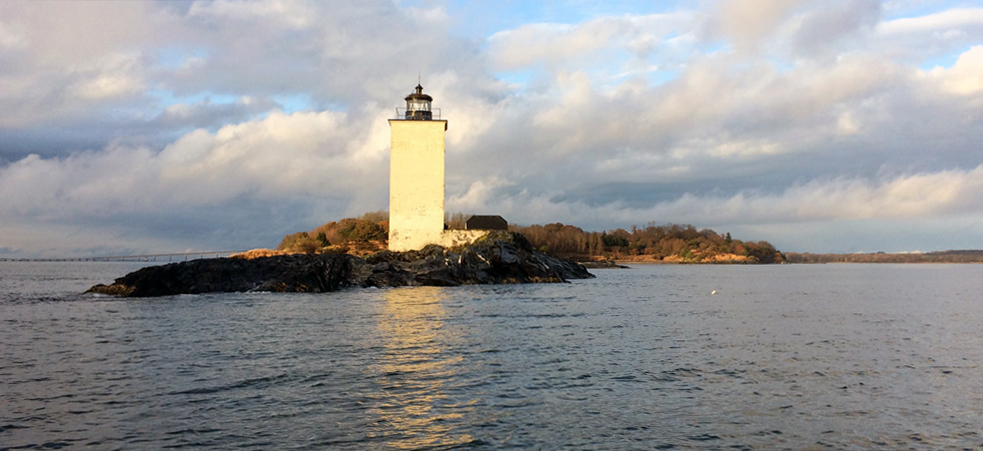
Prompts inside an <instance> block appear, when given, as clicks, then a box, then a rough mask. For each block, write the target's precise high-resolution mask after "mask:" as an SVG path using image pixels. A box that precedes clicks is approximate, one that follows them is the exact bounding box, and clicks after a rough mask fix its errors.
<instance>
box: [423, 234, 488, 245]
mask: <svg viewBox="0 0 983 451" xmlns="http://www.w3.org/2000/svg"><path fill="white" fill-rule="evenodd" d="M488 232H489V231H488V230H444V233H442V234H441V235H440V237H441V241H440V242H439V243H436V244H439V245H441V246H444V247H446V248H452V247H457V246H466V245H468V244H471V243H473V242H475V240H477V239H478V238H481V237H483V236H485V235H488Z"/></svg>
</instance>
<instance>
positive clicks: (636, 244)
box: [510, 223, 785, 263]
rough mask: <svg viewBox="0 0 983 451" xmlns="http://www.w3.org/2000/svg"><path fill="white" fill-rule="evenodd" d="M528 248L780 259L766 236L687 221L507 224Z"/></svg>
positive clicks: (576, 254) (692, 259)
mask: <svg viewBox="0 0 983 451" xmlns="http://www.w3.org/2000/svg"><path fill="white" fill-rule="evenodd" d="M510 228H511V229H512V230H514V231H516V232H519V233H521V234H523V235H525V236H526V238H528V239H529V242H531V243H532V244H533V246H534V247H536V248H538V249H539V250H541V251H544V252H548V253H551V254H554V255H557V256H561V257H565V258H571V259H575V260H577V259H580V260H597V259H599V258H601V259H611V260H634V261H663V262H671V263H784V262H785V256H784V254H782V253H781V252H780V251H779V250H778V249H775V246H772V245H771V243H768V242H767V241H757V242H752V241H741V240H738V239H735V238H732V237H731V236H730V233H725V234H719V233H717V232H714V231H713V230H710V229H700V230H697V229H696V228H695V227H693V226H691V225H687V224H665V225H656V224H655V223H649V224H648V226H646V227H644V228H639V227H635V226H633V227H632V228H631V231H628V230H625V229H614V230H607V231H604V232H585V231H584V230H582V229H581V228H579V227H575V226H572V225H564V224H560V223H555V224H547V225H544V226H541V225H531V226H528V227H519V226H513V227H510Z"/></svg>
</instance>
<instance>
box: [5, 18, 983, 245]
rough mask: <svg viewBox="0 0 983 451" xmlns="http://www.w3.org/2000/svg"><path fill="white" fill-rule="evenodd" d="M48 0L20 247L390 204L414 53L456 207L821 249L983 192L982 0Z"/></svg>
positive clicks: (9, 240)
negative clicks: (676, 2) (514, 5)
mask: <svg viewBox="0 0 983 451" xmlns="http://www.w3.org/2000/svg"><path fill="white" fill-rule="evenodd" d="M34 3H35V2H21V1H15V0H14V1H9V2H0V63H2V64H0V107H2V108H4V109H5V112H6V114H4V115H3V116H2V117H0V142H2V143H3V145H0V222H2V224H3V227H4V230H3V231H2V233H3V235H2V236H3V237H4V240H5V241H4V242H0V247H2V248H7V249H11V250H17V252H22V253H30V252H32V250H31V249H35V250H37V249H44V250H43V252H50V253H57V252H58V251H57V249H59V248H60V249H63V250H65V249H69V250H71V252H78V253H84V252H102V251H104V250H106V249H107V246H109V245H107V242H109V243H111V244H112V246H116V247H113V249H123V248H125V249H130V250H135V249H137V248H139V247H140V246H141V243H147V244H146V247H147V248H148V249H149V248H155V249H159V250H162V251H163V250H172V249H183V248H186V247H189V246H201V247H226V246H229V245H233V244H235V243H244V242H248V243H251V244H253V243H255V245H265V246H272V245H275V244H276V241H278V239H279V237H282V236H283V234H285V233H291V232H295V231H297V230H305V229H310V228H312V227H314V226H316V225H319V224H320V223H323V222H326V221H328V220H332V219H338V218H340V217H344V216H350V215H357V214H359V213H362V212H365V211H372V210H379V209H385V208H386V205H387V199H388V196H387V189H388V186H387V181H388V176H387V171H388V147H389V126H388V123H387V119H388V118H390V117H392V115H393V112H394V110H393V108H394V107H398V106H401V105H400V103H401V102H402V100H401V99H402V98H403V97H404V96H405V95H406V94H408V93H409V92H410V90H411V89H412V86H413V85H415V84H416V81H417V79H416V77H417V76H418V74H419V75H420V76H422V83H423V85H424V87H425V89H426V91H427V92H428V93H429V94H431V95H432V96H434V98H435V107H437V108H441V114H442V117H443V118H445V119H448V120H449V128H448V132H447V181H446V185H447V206H448V209H449V210H452V211H454V210H456V211H462V212H474V213H500V214H503V215H505V216H506V217H507V218H508V219H510V220H511V221H513V222H517V223H523V224H529V223H542V222H555V221H563V222H567V223H573V224H576V225H580V226H582V227H585V228H588V229H594V230H602V229H606V228H613V227H627V226H629V225H631V224H637V223H644V222H648V221H657V222H682V223H692V224H694V225H696V226H698V227H714V228H718V227H724V228H726V229H727V230H729V231H732V232H736V231H738V230H743V231H747V232H749V233H759V234H762V235H758V236H752V237H751V238H755V239H769V240H771V238H770V237H769V236H768V235H771V234H774V236H776V237H780V238H779V239H776V240H774V241H776V244H785V245H793V244H795V243H797V242H796V241H795V240H796V239H800V240H803V241H802V242H809V243H813V244H816V245H817V246H820V248H814V249H808V250H815V251H824V250H836V249H847V248H851V249H852V248H855V247H858V246H860V245H861V244H863V243H862V241H863V240H865V239H870V238H871V234H870V233H865V234H861V235H857V237H856V238H855V239H853V244H851V245H843V246H841V247H838V246H840V242H839V241H837V238H836V237H835V236H833V234H834V232H832V231H839V232H842V233H843V234H847V235H849V234H850V230H867V231H873V230H875V229H876V226H883V227H889V228H891V231H890V232H888V231H885V236H893V237H894V238H893V239H896V240H901V239H903V236H902V235H903V234H902V233H901V232H900V231H901V230H909V231H917V230H920V232H918V233H915V232H912V236H919V237H922V239H923V241H922V242H923V243H934V244H932V245H941V244H938V243H941V241H938V240H934V241H933V240H931V239H930V238H929V235H931V233H930V231H940V230H945V224H944V222H939V221H938V220H937V218H950V220H951V221H950V222H951V223H952V224H957V223H958V224H960V225H959V227H963V228H965V227H969V226H968V225H967V224H969V225H971V224H973V223H974V222H973V221H974V220H976V218H977V216H978V215H977V214H976V213H974V211H977V210H978V209H979V207H980V205H979V202H978V201H977V200H976V199H979V198H981V197H983V196H980V194H981V193H980V192H979V191H980V186H979V184H977V183H976V182H975V181H974V180H975V179H977V178H979V176H980V175H983V174H981V169H980V165H981V163H983V149H981V148H980V146H979V144H978V142H977V141H978V139H977V137H978V136H983V122H981V121H979V118H980V117H981V114H983V102H981V98H980V94H981V92H983V80H981V79H980V75H979V74H980V73H983V66H981V65H983V53H981V50H980V47H979V46H978V41H979V39H980V38H981V37H983V27H979V26H977V25H978V24H977V21H975V19H972V17H975V14H976V12H977V9H974V8H968V9H964V10H959V14H953V13H951V12H947V11H946V10H945V7H944V6H937V7H933V8H929V9H931V13H929V14H922V15H920V16H917V17H908V18H906V19H891V20H887V19H884V15H885V14H892V17H897V15H898V14H899V13H898V12H897V11H898V8H899V7H898V6H897V5H881V4H880V3H877V2H872V1H868V0H857V1H849V2H833V3H830V2H822V1H816V0H799V1H792V0H789V1H780V2H764V1H756V0H745V1H723V2H705V3H699V4H698V5H694V4H680V7H679V9H677V10H675V11H672V12H668V13H665V12H660V13H651V14H649V13H642V14H636V13H634V12H633V13H632V14H623V13H619V12H617V11H612V12H611V13H609V14H603V15H592V16H588V17H586V18H584V19H583V20H579V21H577V22H575V23H561V22H556V21H549V20H546V19H555V17H550V18H547V17H533V18H527V17H520V18H519V19H520V20H515V19H509V20H508V21H505V22H508V23H510V24H512V25H509V27H508V28H506V29H501V28H500V29H495V30H494V31H493V32H491V33H490V34H489V36H483V35H467V32H468V30H469V27H468V26H466V25H467V24H465V25H464V26H462V25H460V24H454V23H452V22H453V21H452V20H451V19H450V18H452V17H458V16H460V14H459V13H458V12H457V11H456V10H455V8H459V6H458V5H457V4H433V6H429V4H428V5H425V6H418V5H417V6H412V7H410V6H406V5H403V4H401V3H398V2H397V3H394V2H391V1H388V0H378V1H367V2H358V3H351V4H348V3H345V4H328V3H325V2H317V1H309V0H282V1H273V2H266V1H263V2H252V1H230V0H221V1H215V2H157V3H153V2H124V3H126V5H122V6H120V8H119V10H112V9H113V8H109V9H107V5H108V4H107V3H105V2H71V3H72V4H71V6H70V7H68V12H67V13H66V12H64V11H60V10H59V11H55V10H54V9H57V8H54V9H53V8H51V7H50V3H48V2H43V3H42V6H43V7H38V8H37V9H35V8H34V6H32V5H34ZM87 5H88V6H87ZM505 7H507V6H505ZM111 10H112V11H111ZM885 11H887V12H885ZM960 14H961V15H962V16H963V17H957V16H959V15H960ZM72 15H74V16H77V18H78V20H77V21H76V22H73V23H72V24H71V25H70V27H69V29H68V30H65V32H64V33H63V32H62V30H61V29H59V28H57V26H56V24H57V21H59V20H67V19H68V17H70V16H72ZM503 17H504V16H503ZM509 17H515V16H509ZM524 19H529V20H524ZM502 20H504V19H502ZM113 21H119V22H120V23H119V24H118V25H119V26H118V27H116V28H113V29H110V28H112V27H113V26H114V22H113ZM505 22H500V21H498V22H494V23H496V24H501V23H505ZM475 28H482V29H489V28H490V26H483V27H475ZM243 30H248V33H244V32H243ZM71 33H77V35H76V36H89V35H90V34H91V35H92V40H91V42H88V41H87V40H86V39H78V38H74V39H72V38H71ZM931 61H938V64H934V63H933V65H934V66H937V67H934V68H933V65H929V66H925V65H926V64H927V63H926V62H931ZM515 74H519V76H515V77H513V75H515ZM524 77H525V78H524ZM974 215H976V216H974ZM933 221H934V222H933ZM775 224H784V225H786V226H788V228H787V229H786V230H782V229H780V228H778V227H777V226H775ZM816 224H822V225H823V226H825V227H828V228H829V230H831V231H830V232H828V234H827V235H824V236H825V238H824V239H826V240H827V241H826V243H827V244H822V243H823V242H822V241H816V239H815V238H814V237H815V236H819V235H816V234H815V232H816V231H817V230H819V229H821V227H818V226H816ZM954 227H955V226H954ZM790 230H791V231H790ZM794 230H800V232H798V233H797V232H794ZM953 230H955V229H953ZM959 230H964V229H959ZM950 232H951V231H950ZM871 233H872V232H871ZM940 233H942V234H945V235H947V236H959V235H958V234H954V233H948V234H947V233H945V232H940ZM766 234H767V235H766ZM45 235H47V236H58V237H59V238H58V239H57V240H56V239H52V240H48V241H45V239H44V236H45ZM970 235H971V234H970ZM962 236H969V235H966V234H963V235H962ZM141 238H146V240H145V241H141ZM779 240H782V241H780V242H779ZM965 242H967V243H969V241H965ZM45 243H51V245H50V246H48V245H46V244H45ZM73 243H83V244H82V245H80V246H76V245H75V244H73ZM56 244H57V245H56ZM913 245H915V244H913ZM46 246H48V247H46ZM233 247H235V246H233ZM918 247H921V248H925V246H923V245H918ZM11 252H13V251H11ZM37 252H42V251H40V250H39V251H37Z"/></svg>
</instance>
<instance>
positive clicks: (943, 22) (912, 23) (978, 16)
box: [877, 8, 983, 35]
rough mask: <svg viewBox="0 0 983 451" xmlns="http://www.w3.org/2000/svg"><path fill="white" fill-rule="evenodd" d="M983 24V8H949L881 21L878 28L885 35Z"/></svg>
mask: <svg viewBox="0 0 983 451" xmlns="http://www.w3.org/2000/svg"><path fill="white" fill-rule="evenodd" d="M967 26H976V27H979V26H983V8H960V9H949V10H945V11H941V12H938V13H934V14H928V15H925V16H919V17H905V18H901V19H894V20H889V21H886V22H881V24H880V25H878V27H877V30H878V32H880V33H883V34H885V35H896V34H910V33H924V32H936V31H942V32H948V31H952V30H956V29H958V28H960V27H967Z"/></svg>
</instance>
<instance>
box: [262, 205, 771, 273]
mask: <svg viewBox="0 0 983 451" xmlns="http://www.w3.org/2000/svg"><path fill="white" fill-rule="evenodd" d="M468 216H469V215H465V214H463V213H454V214H449V215H447V217H446V218H445V222H446V223H447V227H448V228H450V229H463V228H464V222H465V220H466V219H467V218H468ZM509 228H510V229H511V230H512V231H514V232H519V233H521V234H523V235H525V237H526V238H527V239H528V240H529V242H530V243H531V244H532V245H533V247H534V248H536V250H539V251H541V252H545V253H549V254H552V255H556V256H559V257H564V258H570V259H573V260H581V261H588V260H632V261H647V262H669V263H783V262H785V256H784V254H782V253H781V252H780V251H778V250H777V249H775V247H774V246H772V245H771V244H770V243H768V242H766V241H757V242H752V241H741V240H739V239H735V238H731V236H730V233H725V234H718V233H717V232H714V231H713V230H710V229H700V230H697V229H696V228H695V227H693V226H691V225H683V224H665V225H656V224H655V223H649V224H648V226H646V227H643V228H639V227H635V226H632V227H631V230H630V231H628V230H625V229H614V230H606V231H603V232H587V231H584V230H583V229H581V228H579V227H576V226H572V225H566V224H561V223H554V224H547V225H531V226H514V225H513V226H510V227H509ZM388 234H389V215H388V212H385V211H377V212H371V213H366V214H364V215H362V216H359V217H358V218H346V219H342V220H339V221H331V222H329V223H326V224H324V225H321V226H319V227H316V228H314V229H313V230H310V231H306V232H297V233H293V234H290V235H287V236H285V237H284V238H283V241H281V242H280V245H279V246H277V250H276V251H275V252H281V253H284V252H287V253H293V252H305V253H319V252H355V253H363V252H372V251H374V250H379V249H384V245H385V239H386V238H387V236H388Z"/></svg>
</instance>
